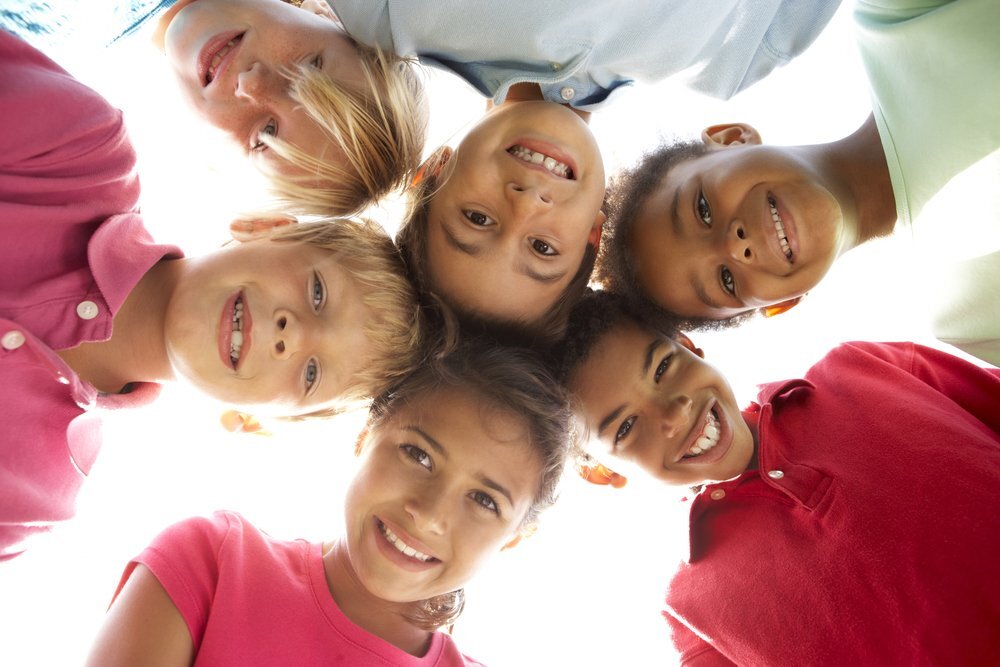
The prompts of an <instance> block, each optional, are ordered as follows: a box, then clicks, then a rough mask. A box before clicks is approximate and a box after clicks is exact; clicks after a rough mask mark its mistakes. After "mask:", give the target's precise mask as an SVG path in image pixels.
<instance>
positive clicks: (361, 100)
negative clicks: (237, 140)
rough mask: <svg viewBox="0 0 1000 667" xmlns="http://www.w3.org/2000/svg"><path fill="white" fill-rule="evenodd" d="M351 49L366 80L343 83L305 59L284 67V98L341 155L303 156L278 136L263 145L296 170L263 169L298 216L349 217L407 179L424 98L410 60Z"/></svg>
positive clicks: (422, 132) (423, 120) (423, 128)
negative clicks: (288, 86) (288, 95)
mask: <svg viewBox="0 0 1000 667" xmlns="http://www.w3.org/2000/svg"><path fill="white" fill-rule="evenodd" d="M354 46H355V48H356V49H357V52H358V56H359V60H360V64H361V71H362V73H363V75H364V79H365V84H364V85H362V86H349V85H344V84H340V83H337V82H335V81H333V80H332V79H331V78H330V77H329V76H327V75H325V74H324V73H323V72H321V71H319V70H317V69H316V68H314V67H310V66H309V65H307V64H302V65H299V66H298V67H297V68H294V69H292V70H291V71H289V72H286V76H287V77H288V78H289V80H290V82H291V96H292V98H293V99H295V100H296V101H297V102H298V103H299V104H300V105H301V106H302V109H304V110H305V112H306V114H308V116H309V118H310V119H311V120H312V121H313V122H315V123H316V125H317V126H319V127H320V128H321V129H322V130H323V131H324V133H325V134H326V136H327V137H328V138H329V139H330V140H331V142H332V143H333V145H334V146H335V147H337V148H339V149H340V150H341V151H342V152H343V154H344V159H345V160H346V164H342V163H341V160H333V159H324V158H323V157H322V156H315V155H310V154H309V153H308V152H307V151H306V150H304V149H303V148H302V147H300V146H294V145H292V144H290V143H288V142H286V141H282V140H281V139H280V138H278V137H271V136H267V135H262V136H261V141H263V142H264V143H265V144H266V145H267V146H268V148H270V149H271V150H273V151H274V152H275V153H276V154H277V155H278V156H280V157H281V158H283V159H284V160H286V161H287V162H289V163H291V164H292V165H293V166H294V167H296V168H297V170H298V171H299V173H297V174H283V173H280V169H279V167H278V166H276V165H274V164H268V165H264V166H263V167H262V169H263V171H264V173H265V175H266V176H267V177H268V178H269V179H270V181H271V185H272V188H273V190H274V194H275V195H276V196H277V197H278V198H279V199H280V200H281V201H282V203H283V204H284V205H285V207H286V208H288V209H290V210H292V211H293V212H295V213H298V214H306V215H319V216H328V215H335V216H345V215H354V214H356V213H358V212H360V211H361V210H363V209H364V208H365V207H367V206H368V205H370V204H372V203H374V202H376V201H378V200H379V199H380V198H382V197H383V196H385V195H386V194H388V193H389V192H391V191H393V190H396V189H399V188H400V187H401V186H402V184H404V183H407V182H409V179H410V178H412V175H413V173H414V172H415V171H416V169H417V167H418V166H419V164H420V158H421V155H422V153H423V149H424V139H425V136H426V133H427V98H426V95H425V94H424V86H423V82H422V81H421V79H420V77H419V75H418V72H417V69H416V64H415V61H413V60H412V59H408V58H401V57H399V56H396V55H395V54H391V53H385V52H383V51H381V50H379V49H373V48H370V47H367V46H364V45H362V44H358V43H356V42H355V43H354Z"/></svg>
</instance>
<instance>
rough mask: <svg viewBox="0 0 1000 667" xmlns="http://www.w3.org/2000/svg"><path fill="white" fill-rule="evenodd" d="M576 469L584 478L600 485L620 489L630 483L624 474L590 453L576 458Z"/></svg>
mask: <svg viewBox="0 0 1000 667" xmlns="http://www.w3.org/2000/svg"><path fill="white" fill-rule="evenodd" d="M576 471H577V472H578V473H579V474H580V477H582V478H583V479H584V480H586V481H588V482H590V483H591V484H596V485H598V486H609V485H610V486H611V487H612V488H615V489H620V488H622V487H623V486H625V484H627V483H628V479H627V478H626V477H625V476H624V475H619V474H618V473H616V472H615V471H614V470H612V469H611V468H609V467H607V466H606V465H604V464H603V463H599V462H598V461H597V460H596V459H595V458H594V457H593V456H591V455H590V454H580V455H579V456H578V457H577V460H576Z"/></svg>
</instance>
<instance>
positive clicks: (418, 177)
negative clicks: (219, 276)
mask: <svg viewBox="0 0 1000 667" xmlns="http://www.w3.org/2000/svg"><path fill="white" fill-rule="evenodd" d="M454 154H455V151H453V150H452V149H451V146H442V147H441V148H439V149H437V150H436V151H434V152H433V153H431V155H430V157H428V158H427V159H426V160H424V162H423V164H421V165H420V166H419V167H418V168H417V173H415V174H414V175H413V180H412V181H410V187H411V188H414V187H416V186H418V185H420V183H421V181H423V180H424V179H425V178H437V177H438V176H440V175H441V170H442V169H444V166H445V165H446V164H448V162H450V161H451V156H452V155H454Z"/></svg>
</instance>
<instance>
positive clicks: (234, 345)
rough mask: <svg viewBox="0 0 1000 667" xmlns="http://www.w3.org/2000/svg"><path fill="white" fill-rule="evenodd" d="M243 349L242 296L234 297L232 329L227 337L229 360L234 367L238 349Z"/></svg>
mask: <svg viewBox="0 0 1000 667" xmlns="http://www.w3.org/2000/svg"><path fill="white" fill-rule="evenodd" d="M242 349H243V297H242V296H239V297H237V298H236V304H235V305H234V306H233V329H232V335H231V337H230V339H229V361H230V362H231V363H232V364H233V368H236V364H238V363H239V361H240V350H242Z"/></svg>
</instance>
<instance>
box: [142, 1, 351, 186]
mask: <svg viewBox="0 0 1000 667" xmlns="http://www.w3.org/2000/svg"><path fill="white" fill-rule="evenodd" d="M317 12H319V13H317ZM317 12H314V11H310V10H307V9H300V8H297V7H294V6H292V5H289V4H287V3H285V2H281V0H198V1H197V2H194V1H193V0H192V1H190V2H184V1H183V0H182V1H181V2H178V3H177V5H175V6H174V7H172V8H171V9H170V10H169V11H168V12H166V13H165V14H164V16H163V17H162V18H161V19H160V30H161V31H164V33H163V45H164V50H165V53H166V55H167V59H168V60H169V61H170V65H171V67H172V68H173V70H174V73H175V74H176V77H177V81H178V83H179V85H180V86H181V88H182V89H183V91H184V92H185V94H186V97H187V99H188V100H189V102H190V103H191V104H192V105H193V106H194V108H195V110H197V111H198V113H199V114H200V115H202V116H203V117H204V118H205V120H207V121H208V122H209V123H211V124H212V125H214V126H216V127H218V128H219V129H221V130H223V131H225V132H226V133H227V134H228V135H229V136H231V137H232V138H233V139H234V140H235V141H236V142H237V144H239V145H240V146H241V147H242V148H243V150H244V151H245V152H246V153H247V154H248V155H250V156H251V157H254V158H256V159H262V160H266V161H269V162H270V161H274V165H275V166H276V168H278V170H279V171H281V172H283V173H286V174H289V175H291V174H292V173H293V168H292V167H291V165H289V164H287V163H285V162H284V161H282V160H280V158H277V157H276V156H274V155H273V151H270V150H268V147H267V146H266V145H265V144H264V143H263V142H262V141H261V140H260V137H261V136H264V135H270V136H275V137H279V138H281V139H283V140H284V141H286V142H288V143H290V144H293V145H295V146H297V147H299V148H301V149H304V150H305V151H306V152H307V153H308V154H310V155H313V156H316V157H322V158H324V159H327V160H330V159H340V160H343V159H344V158H343V153H342V151H341V150H340V149H339V147H337V146H336V145H335V144H334V142H333V141H332V140H331V139H330V138H329V137H328V136H327V135H326V134H325V133H324V132H323V130H322V129H321V128H320V127H319V126H318V125H316V123H315V122H313V121H312V119H310V118H309V116H308V114H307V113H306V112H305V111H304V110H303V109H302V107H301V105H300V104H299V103H298V102H297V101H296V100H294V99H293V98H292V97H291V94H290V84H289V80H288V79H287V78H286V77H285V76H284V75H283V72H285V71H286V70H289V69H294V68H295V67H296V66H298V65H301V64H305V65H309V66H312V67H315V68H317V69H319V70H321V71H322V72H323V73H325V74H326V75H328V76H329V77H330V78H331V79H332V80H333V81H335V82H337V83H343V84H346V85H352V86H360V85H362V84H363V82H364V77H363V75H362V73H361V65H360V59H359V55H358V52H357V50H356V48H355V46H354V44H353V43H352V42H351V40H350V38H349V37H348V36H347V35H346V34H345V33H344V31H343V30H342V29H341V28H340V26H339V24H338V23H336V22H335V21H334V20H331V18H330V17H329V15H328V13H329V10H326V11H323V10H322V9H317Z"/></svg>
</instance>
